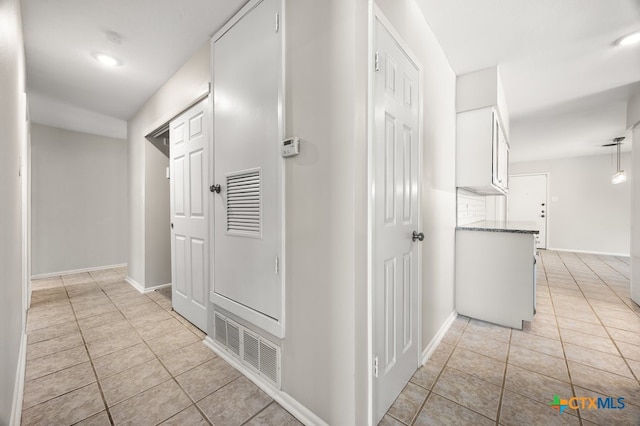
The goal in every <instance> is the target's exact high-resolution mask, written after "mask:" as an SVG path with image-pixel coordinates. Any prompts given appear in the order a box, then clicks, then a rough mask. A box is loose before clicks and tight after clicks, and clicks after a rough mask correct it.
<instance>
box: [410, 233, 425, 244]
mask: <svg viewBox="0 0 640 426" xmlns="http://www.w3.org/2000/svg"><path fill="white" fill-rule="evenodd" d="M411 239H412V240H413V242H414V243H415V242H416V241H422V240H424V234H423V233H422V232H418V231H413V235H412V236H411Z"/></svg>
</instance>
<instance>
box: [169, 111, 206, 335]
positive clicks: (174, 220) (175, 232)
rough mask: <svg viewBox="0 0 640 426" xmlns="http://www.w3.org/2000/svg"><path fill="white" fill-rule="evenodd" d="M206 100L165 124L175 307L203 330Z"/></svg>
mask: <svg viewBox="0 0 640 426" xmlns="http://www.w3.org/2000/svg"><path fill="white" fill-rule="evenodd" d="M206 110H207V100H206V99H205V100H203V101H202V102H200V103H198V104H196V105H195V106H193V107H191V108H190V109H189V110H188V111H186V112H184V113H183V114H182V115H180V116H179V117H177V118H175V119H173V120H172V121H171V123H169V144H170V159H171V161H170V176H171V228H172V229H171V279H172V299H173V309H175V310H176V312H178V313H179V314H180V315H182V316H183V317H185V318H186V319H188V320H189V321H190V322H191V323H192V324H194V325H195V326H196V327H198V328H199V329H201V330H206V329H207V293H208V285H207V279H208V277H209V270H208V261H207V259H209V253H208V251H209V250H208V241H207V235H208V232H209V227H208V218H209V212H208V211H209V208H208V206H209V200H208V199H207V198H206V197H207V194H208V192H209V191H208V188H207V182H208V180H209V145H210V141H209V126H208V122H207V120H206Z"/></svg>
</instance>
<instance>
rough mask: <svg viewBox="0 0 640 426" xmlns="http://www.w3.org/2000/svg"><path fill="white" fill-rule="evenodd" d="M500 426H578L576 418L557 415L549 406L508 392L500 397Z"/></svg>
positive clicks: (567, 415) (567, 414)
mask: <svg viewBox="0 0 640 426" xmlns="http://www.w3.org/2000/svg"><path fill="white" fill-rule="evenodd" d="M500 424H501V425H505V426H522V425H576V426H578V425H580V420H579V419H578V417H577V416H573V415H571V414H569V413H568V412H566V411H565V412H564V413H558V412H557V411H555V410H553V409H552V408H551V407H550V406H549V404H548V403H547V404H543V403H540V402H537V401H534V400H532V399H529V398H525V397H524V396H521V395H518V394H516V393H513V392H510V391H508V390H505V391H504V395H503V396H502V406H501V408H500Z"/></svg>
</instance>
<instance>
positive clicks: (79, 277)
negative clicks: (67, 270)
mask: <svg viewBox="0 0 640 426" xmlns="http://www.w3.org/2000/svg"><path fill="white" fill-rule="evenodd" d="M62 281H63V282H64V285H65V286H69V285H74V284H84V283H92V282H93V278H91V275H89V273H88V272H81V273H79V274H70V275H63V276H62Z"/></svg>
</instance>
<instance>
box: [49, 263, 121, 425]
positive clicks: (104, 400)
mask: <svg viewBox="0 0 640 426" xmlns="http://www.w3.org/2000/svg"><path fill="white" fill-rule="evenodd" d="M89 276H91V274H89ZM60 278H62V277H60ZM91 279H92V280H93V277H92V276H91ZM62 282H63V284H64V278H62ZM94 283H95V281H94ZM95 284H97V285H98V287H100V291H101V292H103V293H104V290H103V289H102V286H100V285H99V284H98V283H95ZM76 285H77V284H76ZM65 291H66V293H67V297H68V298H69V303H70V304H71V309H72V311H73V317H74V318H75V320H76V324H77V325H78V330H79V331H80V337H81V338H82V342H83V343H84V350H85V351H86V352H87V358H89V364H90V365H91V370H92V371H93V376H94V377H95V379H96V386H98V391H99V392H100V397H101V398H102V403H103V404H104V409H105V411H106V413H107V418H108V419H109V423H111V425H113V424H114V422H113V418H112V417H111V412H110V411H109V405H108V404H107V399H106V398H105V395H104V391H103V389H102V384H101V383H100V380H99V379H98V373H97V372H96V367H95V365H94V364H93V358H92V357H91V354H90V353H89V347H88V346H87V341H86V339H85V337H84V333H83V331H82V328H81V327H80V322H79V321H78V316H77V315H76V310H75V308H74V307H73V303H72V302H71V297H70V295H69V290H68V289H67V286H66V284H65ZM104 294H105V295H106V293H104ZM95 414H98V413H94V414H92V415H91V416H93V415H95ZM91 416H89V417H91ZM89 417H87V419H88V418H89ZM83 420H86V419H82V420H80V421H83ZM78 423H79V422H78Z"/></svg>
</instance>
